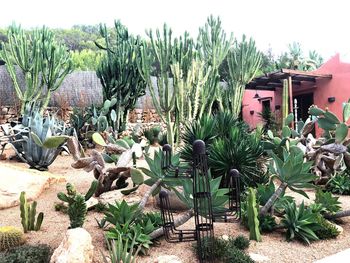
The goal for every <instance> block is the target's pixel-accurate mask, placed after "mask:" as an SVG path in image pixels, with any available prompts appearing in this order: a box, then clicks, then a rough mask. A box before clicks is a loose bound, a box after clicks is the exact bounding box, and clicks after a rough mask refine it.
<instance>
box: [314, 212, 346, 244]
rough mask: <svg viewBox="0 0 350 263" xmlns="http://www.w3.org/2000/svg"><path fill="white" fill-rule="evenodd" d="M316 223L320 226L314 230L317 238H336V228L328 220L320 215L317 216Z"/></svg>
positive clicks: (337, 233)
mask: <svg viewBox="0 0 350 263" xmlns="http://www.w3.org/2000/svg"><path fill="white" fill-rule="evenodd" d="M317 223H318V224H319V226H320V229H319V230H316V231H315V234H316V235H317V236H318V238H319V239H331V238H336V237H337V236H338V235H339V233H340V232H339V231H338V229H337V228H336V227H335V226H334V225H333V224H332V223H330V222H329V221H327V220H326V219H325V218H324V217H323V216H322V215H319V216H318V217H317Z"/></svg>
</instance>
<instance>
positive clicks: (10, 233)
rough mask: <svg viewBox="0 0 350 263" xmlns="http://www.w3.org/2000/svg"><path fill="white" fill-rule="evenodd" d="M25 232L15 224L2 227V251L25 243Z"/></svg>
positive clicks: (0, 229)
mask: <svg viewBox="0 0 350 263" xmlns="http://www.w3.org/2000/svg"><path fill="white" fill-rule="evenodd" d="M24 241H25V240H24V235H23V232H22V231H21V230H20V229H19V228H17V227H14V226H2V227H0V251H4V250H7V249H10V248H13V247H16V246H19V245H21V244H23V243H24Z"/></svg>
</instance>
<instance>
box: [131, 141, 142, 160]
mask: <svg viewBox="0 0 350 263" xmlns="http://www.w3.org/2000/svg"><path fill="white" fill-rule="evenodd" d="M131 150H132V151H133V152H134V153H135V155H136V158H140V157H141V156H142V154H143V151H142V146H141V144H140V143H134V145H133V146H132V148H131Z"/></svg>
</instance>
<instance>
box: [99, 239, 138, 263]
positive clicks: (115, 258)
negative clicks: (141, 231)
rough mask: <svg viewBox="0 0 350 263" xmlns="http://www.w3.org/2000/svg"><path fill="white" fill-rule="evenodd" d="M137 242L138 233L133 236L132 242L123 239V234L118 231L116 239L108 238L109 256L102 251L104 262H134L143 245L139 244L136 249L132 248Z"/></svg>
mask: <svg viewBox="0 0 350 263" xmlns="http://www.w3.org/2000/svg"><path fill="white" fill-rule="evenodd" d="M135 243H136V235H134V236H133V237H132V240H131V243H129V240H128V239H127V240H123V238H122V235H121V234H120V233H118V238H117V239H116V240H111V241H108V240H107V248H108V252H109V256H105V255H104V254H103V253H102V252H101V253H102V256H103V262H105V263H121V262H122V263H134V262H136V257H137V255H138V254H139V252H140V250H141V246H138V247H137V249H136V251H134V250H133V249H130V247H132V248H133V247H134V246H135Z"/></svg>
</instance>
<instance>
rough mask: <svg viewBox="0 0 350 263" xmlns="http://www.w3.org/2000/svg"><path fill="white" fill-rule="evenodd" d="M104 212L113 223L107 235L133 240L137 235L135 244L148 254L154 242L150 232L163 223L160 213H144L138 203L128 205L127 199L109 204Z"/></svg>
mask: <svg viewBox="0 0 350 263" xmlns="http://www.w3.org/2000/svg"><path fill="white" fill-rule="evenodd" d="M104 213H105V217H104V221H105V222H106V223H110V224H111V225H113V227H110V228H109V229H108V232H107V234H106V237H107V238H108V239H118V237H119V235H121V236H122V238H123V240H124V241H126V240H129V241H131V240H132V238H133V237H135V241H134V246H140V252H141V253H142V254H146V253H147V250H148V249H149V246H150V245H151V244H152V242H151V239H150V237H149V234H150V233H152V231H154V230H155V229H156V228H158V227H159V226H160V225H161V223H162V221H161V218H160V214H159V213H146V214H143V213H142V210H141V209H140V207H139V205H138V204H132V205H128V204H127V203H126V202H125V200H123V201H122V202H120V203H117V202H116V203H115V205H111V204H109V205H108V209H107V210H106V211H105V212H104ZM129 244H131V243H129ZM132 248H133V247H130V249H132Z"/></svg>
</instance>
